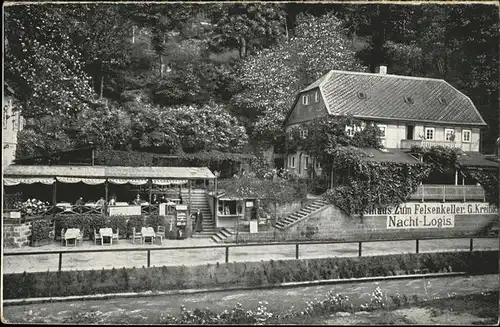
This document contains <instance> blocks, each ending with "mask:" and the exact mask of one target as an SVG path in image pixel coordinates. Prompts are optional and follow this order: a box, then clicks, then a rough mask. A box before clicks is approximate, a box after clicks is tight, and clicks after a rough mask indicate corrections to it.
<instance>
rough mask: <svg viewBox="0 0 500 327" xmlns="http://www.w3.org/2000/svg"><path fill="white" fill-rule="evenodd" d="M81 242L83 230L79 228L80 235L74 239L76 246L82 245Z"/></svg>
mask: <svg viewBox="0 0 500 327" xmlns="http://www.w3.org/2000/svg"><path fill="white" fill-rule="evenodd" d="M82 242H83V228H80V234H78V237H77V238H76V244H77V245H78V244H82Z"/></svg>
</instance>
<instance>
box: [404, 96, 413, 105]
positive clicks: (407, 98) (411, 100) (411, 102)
mask: <svg viewBox="0 0 500 327" xmlns="http://www.w3.org/2000/svg"><path fill="white" fill-rule="evenodd" d="M404 100H405V102H406V103H408V104H413V103H414V101H413V98H412V97H409V96H405V97H404Z"/></svg>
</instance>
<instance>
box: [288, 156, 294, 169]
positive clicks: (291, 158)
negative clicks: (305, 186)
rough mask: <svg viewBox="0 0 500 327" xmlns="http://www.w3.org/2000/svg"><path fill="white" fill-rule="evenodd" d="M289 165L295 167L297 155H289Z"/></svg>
mask: <svg viewBox="0 0 500 327" xmlns="http://www.w3.org/2000/svg"><path fill="white" fill-rule="evenodd" d="M288 167H290V168H295V155H293V156H288Z"/></svg>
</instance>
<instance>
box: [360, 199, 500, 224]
mask: <svg viewBox="0 0 500 327" xmlns="http://www.w3.org/2000/svg"><path fill="white" fill-rule="evenodd" d="M497 213H498V209H497V208H496V207H495V206H491V205H489V204H488V203H483V202H474V203H460V202H448V203H404V204H401V205H399V206H397V207H396V208H387V209H384V210H375V211H372V212H368V213H366V215H369V216H387V228H388V229H398V228H453V227H455V216H457V215H488V214H491V215H496V214H497Z"/></svg>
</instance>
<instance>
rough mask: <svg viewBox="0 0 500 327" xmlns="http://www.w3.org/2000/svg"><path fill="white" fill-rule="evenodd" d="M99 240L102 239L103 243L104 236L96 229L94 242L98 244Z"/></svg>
mask: <svg viewBox="0 0 500 327" xmlns="http://www.w3.org/2000/svg"><path fill="white" fill-rule="evenodd" d="M97 240H101V244H102V236H101V234H99V233H98V232H97V231H96V230H95V229H94V244H97Z"/></svg>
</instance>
